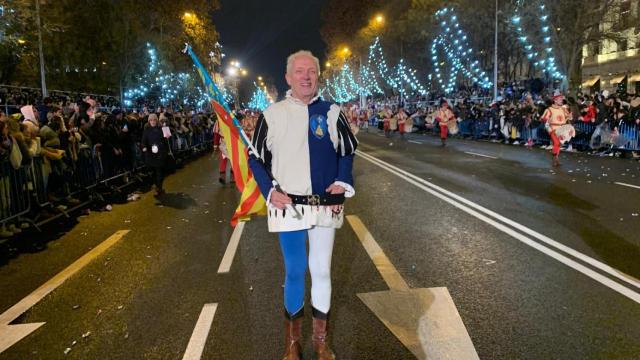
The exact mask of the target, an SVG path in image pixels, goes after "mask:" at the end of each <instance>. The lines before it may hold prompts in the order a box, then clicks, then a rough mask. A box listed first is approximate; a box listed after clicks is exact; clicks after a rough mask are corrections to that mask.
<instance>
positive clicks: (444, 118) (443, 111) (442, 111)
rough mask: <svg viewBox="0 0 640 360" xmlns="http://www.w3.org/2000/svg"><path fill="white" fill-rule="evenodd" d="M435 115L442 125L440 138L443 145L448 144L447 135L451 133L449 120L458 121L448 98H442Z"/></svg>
mask: <svg viewBox="0 0 640 360" xmlns="http://www.w3.org/2000/svg"><path fill="white" fill-rule="evenodd" d="M434 117H435V118H436V120H437V121H438V125H439V126H440V140H441V141H442V146H443V147H444V146H446V145H447V135H448V134H449V121H456V116H455V114H454V113H453V111H451V109H450V108H449V102H447V100H446V99H441V100H440V108H439V109H438V110H436V112H435V114H434Z"/></svg>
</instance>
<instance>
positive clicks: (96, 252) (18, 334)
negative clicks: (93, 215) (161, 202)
mask: <svg viewBox="0 0 640 360" xmlns="http://www.w3.org/2000/svg"><path fill="white" fill-rule="evenodd" d="M129 231H130V230H120V231H117V232H116V233H115V234H113V235H111V236H110V237H109V238H107V239H106V240H105V241H103V242H102V243H100V244H99V245H98V246H96V247H95V248H93V249H92V250H91V251H89V252H88V253H86V254H84V255H83V256H82V257H81V258H79V259H78V260H76V261H75V262H74V263H73V264H71V265H69V266H68V267H67V268H66V269H64V270H62V271H61V272H59V273H58V274H57V275H56V276H54V277H53V278H51V279H50V280H49V281H47V282H46V283H44V284H43V285H42V286H40V287H39V288H37V289H36V290H34V291H33V292H32V293H31V294H29V295H27V296H26V297H25V298H23V299H22V300H20V301H19V302H18V303H17V304H15V305H13V306H12V307H11V308H9V309H8V310H7V311H5V312H4V313H2V315H0V339H2V342H1V344H0V345H1V346H0V353H2V352H3V351H4V350H6V349H8V348H9V347H10V346H12V345H13V344H15V343H16V342H18V341H20V340H21V339H22V338H24V337H25V336H27V335H29V334H30V333H31V332H32V331H34V330H36V329H37V328H38V327H40V326H42V325H43V324H44V323H37V324H19V325H9V324H10V323H11V322H12V321H14V320H15V319H17V318H18V317H20V315H22V314H24V313H25V312H27V310H29V309H30V308H32V307H33V306H34V305H35V304H37V303H38V302H39V301H40V300H42V299H44V298H45V297H46V296H47V295H49V294H50V293H51V292H52V291H54V290H55V289H56V288H58V287H59V286H60V285H62V284H63V283H64V282H65V281H67V280H68V279H69V278H70V277H71V276H73V275H74V274H76V273H77V272H78V271H80V270H81V269H82V268H83V267H85V266H86V265H87V264H89V263H90V262H91V261H92V260H93V259H95V258H97V257H98V256H100V255H101V254H103V253H104V252H105V251H107V250H108V249H109V248H110V247H111V246H113V245H114V244H115V243H117V242H118V241H119V240H120V239H122V238H123V237H124V236H125V235H127V234H128V233H129Z"/></svg>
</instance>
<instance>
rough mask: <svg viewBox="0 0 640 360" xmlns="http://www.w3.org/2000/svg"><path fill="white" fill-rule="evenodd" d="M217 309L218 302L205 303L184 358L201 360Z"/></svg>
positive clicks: (183, 359) (186, 359)
mask: <svg viewBox="0 0 640 360" xmlns="http://www.w3.org/2000/svg"><path fill="white" fill-rule="evenodd" d="M239 224H243V223H239ZM217 309H218V303H214V304H204V306H203V307H202V311H201V312H200V316H199V317H198V322H197V323H196V327H195V329H193V333H192V334H191V339H189V344H188V345H187V350H185V352H184V356H183V357H182V360H200V358H201V357H202V352H203V351H204V345H205V343H206V342H207V337H208V336H209V331H210V330H211V324H212V323H213V317H214V316H215V315H216V310H217Z"/></svg>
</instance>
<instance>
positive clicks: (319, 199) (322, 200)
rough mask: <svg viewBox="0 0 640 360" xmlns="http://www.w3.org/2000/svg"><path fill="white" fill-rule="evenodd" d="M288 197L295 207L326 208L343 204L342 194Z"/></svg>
mask: <svg viewBox="0 0 640 360" xmlns="http://www.w3.org/2000/svg"><path fill="white" fill-rule="evenodd" d="M288 195H289V197H290V198H291V201H292V202H293V203H294V204H296V205H312V206H326V205H342V204H344V194H324V195H291V194H288Z"/></svg>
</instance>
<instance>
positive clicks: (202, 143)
mask: <svg viewBox="0 0 640 360" xmlns="http://www.w3.org/2000/svg"><path fill="white" fill-rule="evenodd" d="M169 144H170V146H171V149H172V152H173V153H174V155H175V156H176V159H177V160H178V161H179V162H183V161H185V160H186V159H188V158H189V157H191V156H193V155H197V154H199V153H202V152H204V151H207V150H210V149H212V148H213V133H212V129H210V128H205V129H203V131H202V132H198V133H190V134H178V133H175V134H173V135H172V136H171V138H170V139H169ZM134 154H135V161H134V164H133V168H130V169H125V168H123V167H119V168H116V169H117V171H116V172H115V173H112V174H106V173H105V172H104V170H103V159H102V158H101V156H100V152H99V151H97V149H95V148H94V149H92V148H88V147H86V148H81V149H80V150H79V151H78V157H77V160H75V161H73V162H72V161H62V160H61V161H60V162H59V163H54V164H52V163H51V162H50V161H49V160H47V159H45V158H44V157H42V156H35V157H34V158H33V160H32V162H31V164H29V165H26V166H25V165H23V166H21V167H20V168H18V169H14V167H13V166H12V165H11V163H10V162H9V160H3V161H0V170H1V171H0V226H4V225H5V224H7V223H11V222H14V221H20V222H22V221H25V222H31V223H33V224H34V225H36V226H37V225H38V224H42V223H45V222H47V221H49V220H47V219H44V220H41V221H40V222H39V223H36V221H32V220H30V219H37V218H38V216H39V215H37V214H36V213H37V212H38V211H39V210H41V209H44V208H52V209H55V208H56V202H57V200H56V199H59V198H62V197H68V196H77V195H79V194H80V193H87V192H92V191H97V189H96V188H97V187H98V185H101V184H104V185H107V186H108V185H109V183H110V182H111V181H113V180H114V179H120V180H121V181H120V182H121V183H125V185H126V183H127V182H129V181H131V180H132V179H133V178H134V175H136V174H137V173H139V172H144V171H145V169H144V158H143V156H144V154H143V153H142V151H141V150H140V149H139V146H138V144H136V146H135V149H134ZM56 166H61V168H62V170H61V169H60V168H56ZM61 171H62V172H61ZM56 177H57V178H56ZM54 179H56V183H55V185H56V186H55V189H52V188H51V185H52V181H54ZM124 179H126V180H124ZM60 180H62V181H60ZM89 198H91V196H89ZM83 204H84V203H83ZM83 204H80V206H81V205H83ZM77 207H79V206H77ZM59 215H67V213H66V212H65V211H64V210H60V212H59Z"/></svg>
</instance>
